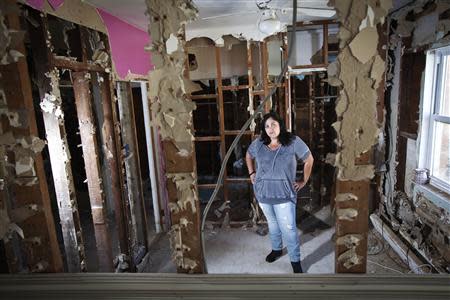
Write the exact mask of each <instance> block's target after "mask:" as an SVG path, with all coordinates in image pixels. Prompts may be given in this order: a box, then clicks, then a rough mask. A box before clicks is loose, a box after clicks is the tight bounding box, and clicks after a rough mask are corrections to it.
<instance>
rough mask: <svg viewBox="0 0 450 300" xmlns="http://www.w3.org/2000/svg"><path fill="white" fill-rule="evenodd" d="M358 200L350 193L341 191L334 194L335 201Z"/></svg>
mask: <svg viewBox="0 0 450 300" xmlns="http://www.w3.org/2000/svg"><path fill="white" fill-rule="evenodd" d="M356 200H358V197H357V196H356V195H354V194H352V193H342V194H338V195H336V198H335V201H336V202H344V201H356Z"/></svg>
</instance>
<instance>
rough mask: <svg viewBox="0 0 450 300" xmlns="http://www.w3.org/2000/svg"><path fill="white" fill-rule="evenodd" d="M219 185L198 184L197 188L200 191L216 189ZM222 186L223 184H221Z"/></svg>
mask: <svg viewBox="0 0 450 300" xmlns="http://www.w3.org/2000/svg"><path fill="white" fill-rule="evenodd" d="M216 185H217V184H215V183H212V184H197V187H198V188H199V189H214V188H215V187H216ZM221 186H222V184H221Z"/></svg>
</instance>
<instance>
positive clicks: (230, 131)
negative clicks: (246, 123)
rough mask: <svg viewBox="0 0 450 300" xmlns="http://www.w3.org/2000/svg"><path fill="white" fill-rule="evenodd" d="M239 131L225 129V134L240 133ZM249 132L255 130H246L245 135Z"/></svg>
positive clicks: (251, 132)
mask: <svg viewBox="0 0 450 300" xmlns="http://www.w3.org/2000/svg"><path fill="white" fill-rule="evenodd" d="M239 132H240V130H225V131H224V134H225V135H238V134H239ZM249 134H253V131H251V130H246V131H244V135H249Z"/></svg>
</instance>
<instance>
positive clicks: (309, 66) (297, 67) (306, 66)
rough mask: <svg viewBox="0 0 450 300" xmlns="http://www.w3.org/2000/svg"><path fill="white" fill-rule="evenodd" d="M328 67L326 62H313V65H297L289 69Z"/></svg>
mask: <svg viewBox="0 0 450 300" xmlns="http://www.w3.org/2000/svg"><path fill="white" fill-rule="evenodd" d="M326 67H328V64H315V65H299V66H292V67H291V69H293V70H295V69H311V68H326Z"/></svg>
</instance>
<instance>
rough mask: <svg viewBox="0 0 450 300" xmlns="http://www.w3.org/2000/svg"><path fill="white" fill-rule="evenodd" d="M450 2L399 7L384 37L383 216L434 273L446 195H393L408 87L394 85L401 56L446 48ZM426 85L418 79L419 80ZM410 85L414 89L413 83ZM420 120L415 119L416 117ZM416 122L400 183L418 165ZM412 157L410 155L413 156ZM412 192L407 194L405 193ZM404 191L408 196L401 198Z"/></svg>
mask: <svg viewBox="0 0 450 300" xmlns="http://www.w3.org/2000/svg"><path fill="white" fill-rule="evenodd" d="M449 14H450V3H449V2H448V1H430V0H419V1H414V2H413V3H411V4H409V5H407V6H405V7H403V8H402V9H400V10H398V11H396V12H395V13H394V14H392V15H391V16H390V20H389V21H390V22H392V23H396V24H397V26H391V31H390V36H389V45H388V46H389V52H390V56H389V64H388V65H389V68H388V73H387V76H386V77H387V86H388V87H389V89H390V101H389V102H390V112H391V114H390V116H389V120H390V121H389V122H390V123H389V126H388V128H387V130H388V132H389V137H390V139H392V142H391V144H392V149H391V151H390V152H391V153H390V155H389V158H390V160H389V172H388V173H387V174H386V176H385V181H384V190H385V193H386V194H385V197H384V212H385V213H386V216H387V218H388V219H389V221H390V225H391V226H392V227H393V229H394V230H396V231H398V233H399V234H400V235H401V236H402V237H403V238H404V239H405V240H407V241H408V242H409V244H410V245H411V246H412V247H414V248H415V250H416V251H418V252H419V253H421V254H422V255H423V256H424V257H425V258H426V259H427V260H428V262H429V263H430V264H431V265H433V266H434V267H435V268H436V269H437V270H438V271H439V272H449V271H450V244H449V240H450V208H449V206H448V205H447V203H448V195H444V193H442V192H439V191H438V190H437V189H433V188H432V187H430V186H428V185H425V186H421V185H417V184H414V183H413V184H412V186H411V187H408V188H405V191H394V189H395V182H396V180H397V176H398V175H399V174H398V172H399V170H397V165H398V164H399V162H398V161H396V154H397V152H398V151H399V147H400V145H399V144H398V143H397V140H398V136H397V135H398V130H399V128H398V126H399V124H398V118H399V114H402V113H405V112H402V111H399V109H400V108H399V102H400V95H399V90H400V88H401V84H409V83H405V82H401V81H400V78H401V76H400V72H401V65H402V59H403V58H402V56H403V55H404V53H405V52H410V53H411V52H424V51H426V50H428V49H432V48H436V47H440V46H444V45H448V44H449V43H450V35H449V33H450V16H449ZM424 80H428V79H427V78H424V75H423V74H422V81H424ZM411 84H420V82H414V83H411ZM423 87H424V85H423V84H422V85H421V103H420V106H419V107H411V108H410V109H412V110H419V111H421V108H422V106H423V101H424V99H423V94H424V91H423ZM420 115H421V114H420ZM417 121H418V122H419V126H418V128H419V132H417V135H418V138H417V140H416V141H415V142H414V141H409V142H408V147H407V150H408V151H410V150H412V151H411V152H415V155H416V156H415V157H410V156H409V157H408V155H407V159H408V160H409V165H408V162H406V163H407V166H406V170H405V174H404V175H405V182H406V181H407V180H408V179H409V176H408V173H406V172H408V171H407V170H408V168H409V169H413V168H417V167H422V166H419V164H418V162H419V158H418V155H419V149H420V143H421V136H420V128H421V118H419V120H417ZM413 156H414V155H413ZM410 188H412V189H413V192H412V195H411V194H409V193H408V192H410ZM404 192H407V193H408V194H406V193H404Z"/></svg>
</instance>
